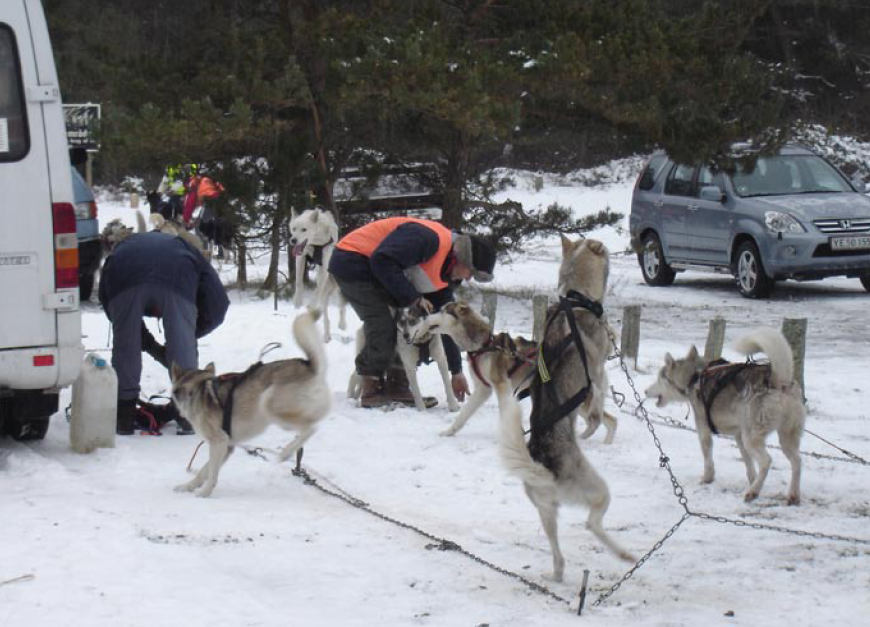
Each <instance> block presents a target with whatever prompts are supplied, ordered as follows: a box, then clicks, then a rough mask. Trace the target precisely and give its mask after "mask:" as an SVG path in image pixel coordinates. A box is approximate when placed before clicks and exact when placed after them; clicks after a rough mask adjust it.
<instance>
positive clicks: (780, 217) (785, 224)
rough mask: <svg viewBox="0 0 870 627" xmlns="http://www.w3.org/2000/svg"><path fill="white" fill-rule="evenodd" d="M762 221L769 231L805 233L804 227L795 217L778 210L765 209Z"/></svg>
mask: <svg viewBox="0 0 870 627" xmlns="http://www.w3.org/2000/svg"><path fill="white" fill-rule="evenodd" d="M764 223H765V224H766V225H767V228H768V230H769V231H770V232H771V233H806V231H807V230H806V229H805V228H804V227H803V226H802V225H801V223H800V222H798V221H797V220H796V219H795V218H793V217H792V216H790V215H789V214H787V213H782V212H780V211H767V212H765V214H764Z"/></svg>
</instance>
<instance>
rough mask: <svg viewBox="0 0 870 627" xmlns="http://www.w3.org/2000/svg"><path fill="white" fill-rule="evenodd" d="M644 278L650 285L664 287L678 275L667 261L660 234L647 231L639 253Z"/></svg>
mask: <svg viewBox="0 0 870 627" xmlns="http://www.w3.org/2000/svg"><path fill="white" fill-rule="evenodd" d="M637 261H638V263H639V264H640V271H641V273H643V280H644V281H646V282H647V284H649V285H655V286H658V287H662V286H665V285H670V284H671V283H673V282H674V277H675V276H676V275H677V273H676V272H674V271H673V270H672V269H671V267H670V266H669V265H668V264H667V262H666V261H665V252H664V249H663V248H662V243H661V241H660V240H659V236H658V235H656V234H655V233H647V234H646V235H645V236H644V238H643V247H642V248H641V251H640V252H639V253H638V254H637Z"/></svg>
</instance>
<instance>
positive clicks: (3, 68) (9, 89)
mask: <svg viewBox="0 0 870 627" xmlns="http://www.w3.org/2000/svg"><path fill="white" fill-rule="evenodd" d="M26 116H27V110H26V108H25V105H24V90H23V89H22V88H21V66H20V64H19V63H18V52H17V46H16V44H15V34H14V33H13V32H12V29H10V28H9V27H8V26H7V25H5V24H0V161H18V160H20V159H23V158H24V156H25V155H26V154H27V152H28V150H29V149H30V138H29V137H28V133H27V117H26Z"/></svg>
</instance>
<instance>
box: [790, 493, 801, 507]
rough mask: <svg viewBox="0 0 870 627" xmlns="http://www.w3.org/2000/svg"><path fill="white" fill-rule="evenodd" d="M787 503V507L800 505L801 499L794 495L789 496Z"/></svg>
mask: <svg viewBox="0 0 870 627" xmlns="http://www.w3.org/2000/svg"><path fill="white" fill-rule="evenodd" d="M787 503H788V504H789V505H800V504H801V497H799V496H797V495H794V494H792V495H789V497H788V501H787Z"/></svg>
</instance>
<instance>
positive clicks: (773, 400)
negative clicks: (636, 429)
mask: <svg viewBox="0 0 870 627" xmlns="http://www.w3.org/2000/svg"><path fill="white" fill-rule="evenodd" d="M734 348H735V350H737V352H739V353H741V354H744V355H751V354H753V353H757V352H761V353H764V354H765V355H767V357H768V359H769V360H770V363H769V364H753V363H746V364H730V363H728V362H726V361H724V360H722V361H720V362H714V363H712V364H708V363H707V361H706V360H705V359H704V358H703V357H701V356H700V355H698V350H697V349H696V348H695V347H694V346H693V347H692V348H691V349H690V350H689V354H688V355H686V357H685V358H684V359H674V358H673V357H671V355H670V354H666V355H665V365H664V366H662V368H661V370H659V375H658V380H657V381H656V382H655V383H653V384H652V385H651V386H650V387H649V388H648V389H647V390H646V396H647V397H648V398H655V399H657V403H656V405H657V406H658V407H664V406H665V405H667V404H668V403H676V402H681V403H685V402H688V403H689V404H690V405H691V406H692V412H693V413H694V414H695V425H696V427H697V429H698V437H699V438H700V440H701V453H702V454H703V455H704V475H703V476H702V477H701V482H702V483H710V482H712V481H713V475H714V469H713V433H722V434H726V435H733V436H734V440H735V441H736V443H737V448H739V449H740V455H741V457H742V458H743V463H744V464H745V465H746V477H747V479H748V480H749V489H748V490H747V491H746V494H745V496H744V500H746V501H753V500H755V499H756V498H757V497H758V494H759V493H760V492H761V488H762V486H763V485H764V480H765V478H766V477H767V472H768V470H770V462H771V459H770V455H769V454H768V452H767V447H766V446H765V440H766V438H767V436H768V435H769V434H770V433H771V432H773V431H776V432H777V435H778V436H779V443H780V445H781V446H782V452H783V453H784V454H785V456H786V457H787V458H788V461H789V463H790V464H791V482H790V483H789V487H788V504H789V505H798V504H800V498H801V497H800V479H801V458H800V441H801V436H802V435H803V430H804V418H805V410H804V404H803V392H802V391H801V387H800V385H799V384H798V383H797V382H796V381H795V380H794V363H793V361H792V353H791V348H790V347H789V345H788V342H786V340H785V338H784V337H783V336H782V334H781V333H780V332H778V331H776V330H775V329H769V328H760V329H756V330H754V331H752V332H750V333H749V334H747V335H746V336H745V337H743V338H741V339H740V340H738V341H737V343H736V344H735V346H734ZM755 462H758V472H757V473H756V469H755Z"/></svg>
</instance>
